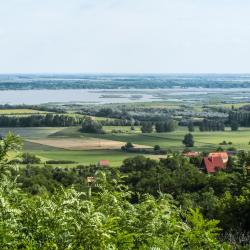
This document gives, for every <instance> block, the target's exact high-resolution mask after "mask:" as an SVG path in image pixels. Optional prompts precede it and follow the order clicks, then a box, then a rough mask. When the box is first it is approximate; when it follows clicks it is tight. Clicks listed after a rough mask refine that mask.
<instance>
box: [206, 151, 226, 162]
mask: <svg viewBox="0 0 250 250" xmlns="http://www.w3.org/2000/svg"><path fill="white" fill-rule="evenodd" d="M208 157H220V158H221V159H222V161H223V163H224V164H227V162H228V153H227V152H212V153H210V154H209V155H208Z"/></svg>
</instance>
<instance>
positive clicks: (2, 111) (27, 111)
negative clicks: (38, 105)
mask: <svg viewBox="0 0 250 250" xmlns="http://www.w3.org/2000/svg"><path fill="white" fill-rule="evenodd" d="M45 113H48V112H46V111H40V110H34V109H0V115H25V114H27V115H29V114H45Z"/></svg>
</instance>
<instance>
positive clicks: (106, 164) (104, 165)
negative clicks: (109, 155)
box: [98, 160, 110, 167]
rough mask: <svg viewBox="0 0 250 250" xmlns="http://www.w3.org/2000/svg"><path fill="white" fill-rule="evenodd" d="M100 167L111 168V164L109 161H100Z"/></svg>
mask: <svg viewBox="0 0 250 250" xmlns="http://www.w3.org/2000/svg"><path fill="white" fill-rule="evenodd" d="M98 166H99V167H109V166H110V163H109V161H108V160H100V161H99V162H98Z"/></svg>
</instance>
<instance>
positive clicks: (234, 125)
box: [230, 121, 240, 131]
mask: <svg viewBox="0 0 250 250" xmlns="http://www.w3.org/2000/svg"><path fill="white" fill-rule="evenodd" d="M239 126H240V125H239V123H238V122H237V121H231V123H230V127H231V130H232V131H237V130H238V129H239Z"/></svg>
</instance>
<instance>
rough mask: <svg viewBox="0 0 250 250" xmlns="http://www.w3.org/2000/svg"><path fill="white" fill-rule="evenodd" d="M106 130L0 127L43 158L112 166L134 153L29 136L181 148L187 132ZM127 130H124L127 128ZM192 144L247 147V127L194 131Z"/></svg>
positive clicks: (197, 147)
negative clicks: (60, 144) (64, 145)
mask: <svg viewBox="0 0 250 250" xmlns="http://www.w3.org/2000/svg"><path fill="white" fill-rule="evenodd" d="M114 128H115V129H116V130H118V129H120V130H122V133H111V131H112V130H113V129H114ZM104 129H105V130H106V131H107V133H106V134H86V133H84V134H83V133H81V132H80V131H79V127H68V128H0V133H1V134H2V135H4V134H6V133H7V132H8V131H12V132H14V133H16V134H19V135H20V136H22V137H23V139H24V150H25V151H27V152H31V153H34V154H35V155H37V156H39V157H41V159H42V160H43V161H46V160H71V161H76V162H77V163H79V164H85V165H88V164H96V163H97V162H98V161H99V160H103V159H107V160H109V161H110V163H111V166H119V165H120V164H121V163H122V161H123V160H124V159H125V158H128V157H133V156H135V155H136V154H132V153H125V152H122V151H121V150H114V149H110V150H107V149H95V150H87V149H84V150H65V149H59V148H57V147H52V146H47V145H43V144H38V143H32V142H28V141H26V140H28V139H43V138H50V139H53V138H55V140H58V138H59V139H60V138H78V139H79V138H82V139H85V140H86V139H87V138H100V139H107V140H113V141H123V142H124V143H125V142H132V143H134V144H141V145H147V146H151V147H153V146H154V145H160V146H161V148H163V149H171V150H173V151H179V152H181V151H182V150H183V149H184V146H183V144H182V140H183V137H184V135H185V134H186V133H188V131H187V129H186V128H178V130H177V131H175V132H171V133H151V134H142V133H140V131H139V128H138V127H137V128H136V130H135V131H131V130H130V127H113V126H112V127H104ZM126 131H127V132H126ZM193 135H194V140H195V147H193V148H192V150H197V151H212V150H214V149H216V148H217V147H218V146H220V145H219V144H220V143H221V142H222V141H224V140H225V141H227V142H232V145H226V146H223V147H224V148H225V149H227V148H229V147H231V146H234V147H236V148H237V149H244V150H250V145H249V141H250V128H244V129H243V128H241V129H240V130H239V131H236V132H232V131H229V130H226V131H224V132H199V131H198V129H196V132H193ZM146 156H148V157H152V158H157V156H152V155H146Z"/></svg>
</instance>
